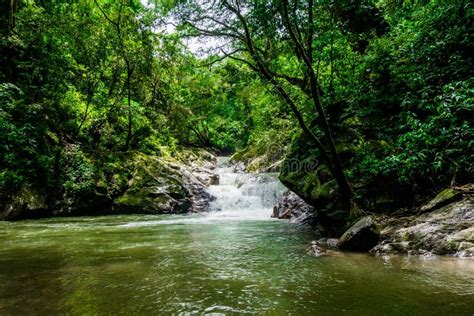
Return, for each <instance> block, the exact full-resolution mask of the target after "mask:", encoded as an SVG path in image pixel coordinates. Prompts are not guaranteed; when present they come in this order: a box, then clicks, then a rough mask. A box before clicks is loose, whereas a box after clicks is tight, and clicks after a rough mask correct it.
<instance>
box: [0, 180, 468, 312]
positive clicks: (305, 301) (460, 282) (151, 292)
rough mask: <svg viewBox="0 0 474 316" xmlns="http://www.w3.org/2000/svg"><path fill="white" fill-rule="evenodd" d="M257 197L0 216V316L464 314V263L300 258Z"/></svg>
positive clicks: (287, 228) (299, 249) (294, 234)
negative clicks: (194, 205) (203, 208)
mask: <svg viewBox="0 0 474 316" xmlns="http://www.w3.org/2000/svg"><path fill="white" fill-rule="evenodd" d="M228 180H229V179H228ZM220 188H224V190H221V191H222V194H224V195H225V194H232V192H230V191H229V190H228V188H227V189H226V188H225V187H220ZM239 190H240V189H239ZM234 193H235V192H234ZM217 195H219V194H217ZM260 206H262V205H260ZM263 206H265V205H263ZM263 206H262V211H259V212H254V213H252V210H247V211H249V213H248V214H253V215H252V216H243V214H246V213H245V208H248V205H247V206H245V207H244V208H243V210H242V209H241V210H240V211H238V212H233V211H228V212H226V211H224V212H221V213H219V212H217V211H216V212H211V213H210V214H204V215H196V214H194V215H160V216H145V215H126V216H108V217H82V218H54V219H42V220H31V221H30V220H28V221H20V222H12V223H11V222H0V315H57V314H70V315H118V314H121V315H136V314H149V315H163V314H165V315H166V314H183V315H188V314H189V315H201V314H214V315H219V314H268V315H287V314H292V315H473V314H474V260H468V259H465V260H462V259H454V258H415V257H412V258H408V257H390V258H374V257H372V256H370V255H367V254H351V253H339V252H334V253H331V254H330V255H329V256H327V257H322V258H314V257H310V256H307V255H306V254H305V249H306V248H307V247H308V244H309V242H310V241H311V240H312V238H313V235H312V234H311V232H310V231H309V229H308V228H305V227H303V226H298V225H295V224H290V223H287V222H285V221H280V220H273V219H270V218H269V215H270V210H269V209H268V207H266V206H265V207H263ZM263 211H265V212H263ZM213 214H217V215H213ZM258 214H260V215H264V216H257V215H258Z"/></svg>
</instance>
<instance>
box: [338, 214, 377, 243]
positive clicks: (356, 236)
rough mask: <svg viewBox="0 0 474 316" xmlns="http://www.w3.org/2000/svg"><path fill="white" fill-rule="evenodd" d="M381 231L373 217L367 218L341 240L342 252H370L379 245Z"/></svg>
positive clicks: (350, 229)
mask: <svg viewBox="0 0 474 316" xmlns="http://www.w3.org/2000/svg"><path fill="white" fill-rule="evenodd" d="M379 238H380V231H379V228H378V226H377V224H376V223H375V221H374V219H373V218H372V217H371V216H366V217H363V218H362V219H360V220H359V221H358V222H357V223H355V224H354V225H353V226H352V227H351V228H349V229H348V230H347V231H346V232H345V233H344V234H343V235H342V236H341V238H339V241H338V247H339V249H341V250H352V251H369V250H370V249H372V248H373V247H375V245H377V243H378V241H379Z"/></svg>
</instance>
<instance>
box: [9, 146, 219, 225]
mask: <svg viewBox="0 0 474 316" xmlns="http://www.w3.org/2000/svg"><path fill="white" fill-rule="evenodd" d="M81 163H82V164H87V167H88V170H89V171H90V172H89V173H88V174H87V179H86V180H87V182H86V181H85V180H84V179H85V178H86V177H83V176H82V175H81V174H80V172H78V170H76V169H71V170H69V171H70V172H69V173H70V174H73V175H78V176H77V177H69V178H68V179H67V180H68V183H67V186H66V185H64V183H63V184H62V186H61V187H60V189H59V190H58V191H57V192H54V193H55V194H54V195H49V196H48V195H47V194H45V193H41V192H43V191H44V190H43V191H41V190H35V189H34V188H24V189H23V190H21V191H20V192H17V193H16V194H14V195H11V196H9V197H6V198H2V199H0V219H6V220H15V219H22V218H36V217H47V216H82V215H102V214H124V213H128V214H130V213H144V214H163V213H184V212H202V211H206V210H207V208H208V206H209V202H210V200H211V199H212V197H211V196H210V195H209V193H208V192H207V190H206V187H207V186H209V185H211V184H215V183H217V182H218V177H217V175H216V174H215V172H213V171H212V170H213V169H214V168H215V164H216V159H215V157H214V156H213V155H212V154H210V153H208V152H206V151H204V150H201V149H190V150H187V149H182V150H181V151H180V156H178V157H172V156H171V155H161V156H157V155H147V154H144V153H142V152H127V153H115V154H110V155H108V156H107V157H106V158H105V159H103V158H101V159H97V158H96V159H94V156H92V157H87V158H83V159H82V160H81ZM74 166H75V165H74V164H70V166H69V167H70V168H74ZM65 174H66V175H67V173H65ZM62 180H63V182H65V180H64V179H62Z"/></svg>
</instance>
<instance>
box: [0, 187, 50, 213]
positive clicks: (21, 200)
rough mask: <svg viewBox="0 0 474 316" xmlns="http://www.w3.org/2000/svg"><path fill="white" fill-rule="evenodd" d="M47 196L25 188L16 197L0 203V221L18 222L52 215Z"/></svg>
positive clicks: (33, 189) (38, 191)
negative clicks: (18, 220)
mask: <svg viewBox="0 0 474 316" xmlns="http://www.w3.org/2000/svg"><path fill="white" fill-rule="evenodd" d="M50 213H51V212H50V210H49V207H48V205H47V203H46V195H45V194H43V193H42V192H41V191H40V190H37V189H35V188H31V187H24V188H23V189H21V190H20V191H19V192H17V193H16V194H15V195H13V196H11V197H9V198H6V199H4V200H3V201H0V219H4V220H16V219H22V218H39V217H44V216H49V215H50Z"/></svg>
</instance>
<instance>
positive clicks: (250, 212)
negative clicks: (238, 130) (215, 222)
mask: <svg viewBox="0 0 474 316" xmlns="http://www.w3.org/2000/svg"><path fill="white" fill-rule="evenodd" d="M228 161H229V158H228V157H218V169H217V172H218V175H219V184H217V185H212V186H210V187H209V193H210V194H211V195H213V196H214V197H215V200H214V201H213V202H211V205H210V213H209V215H208V217H210V218H219V219H238V220H258V219H269V218H270V215H271V213H272V207H273V204H274V203H275V202H276V200H277V199H278V198H279V197H280V196H281V195H282V194H283V191H284V187H283V185H282V184H281V183H280V181H279V180H278V179H277V178H276V176H275V175H271V174H252V173H242V172H235V171H234V168H233V166H231V165H229V163H228Z"/></svg>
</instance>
